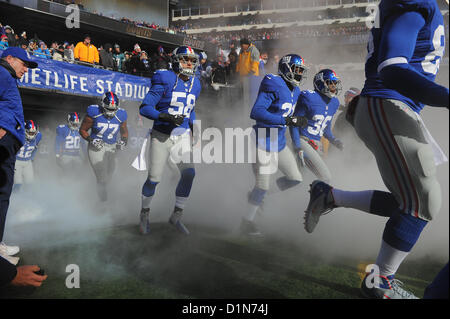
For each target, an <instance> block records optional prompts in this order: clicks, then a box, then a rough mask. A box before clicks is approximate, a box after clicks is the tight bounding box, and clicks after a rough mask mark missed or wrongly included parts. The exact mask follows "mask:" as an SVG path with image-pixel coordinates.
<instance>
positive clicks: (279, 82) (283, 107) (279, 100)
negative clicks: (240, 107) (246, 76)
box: [250, 74, 300, 152]
mask: <svg viewBox="0 0 450 319" xmlns="http://www.w3.org/2000/svg"><path fill="white" fill-rule="evenodd" d="M299 95H300V89H299V88H298V87H294V88H293V90H292V91H291V90H290V89H289V87H288V85H287V84H286V82H285V81H284V80H283V78H281V77H280V76H278V75H274V74H267V75H266V76H265V77H264V79H263V80H262V82H261V85H260V87H259V92H258V97H257V98H256V102H255V104H254V105H253V108H252V112H251V114H250V117H251V118H252V119H255V120H256V124H255V125H254V126H253V128H254V129H255V131H256V137H257V144H258V147H261V148H262V149H265V150H266V151H271V152H280V151H282V150H283V149H284V147H285V146H286V124H285V123H286V120H285V118H286V117H288V116H291V115H292V114H293V113H294V107H295V103H296V101H297V99H298V96H299ZM259 128H265V134H264V135H262V136H261V135H260V134H259V132H258V129H259ZM270 128H272V129H276V130H275V132H277V134H273V133H271V132H273V130H271V129H270Z"/></svg>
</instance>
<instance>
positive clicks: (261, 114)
mask: <svg viewBox="0 0 450 319" xmlns="http://www.w3.org/2000/svg"><path fill="white" fill-rule="evenodd" d="M275 100H276V95H275V93H273V92H264V91H260V92H259V94H258V97H257V99H256V102H255V104H254V105H253V108H252V111H251V113H250V118H251V119H253V120H256V121H260V122H263V123H265V124H269V125H285V124H286V121H285V119H284V117H283V116H281V115H277V114H273V113H270V112H269V111H268V109H269V107H270V106H271V105H272V103H273V101H275Z"/></svg>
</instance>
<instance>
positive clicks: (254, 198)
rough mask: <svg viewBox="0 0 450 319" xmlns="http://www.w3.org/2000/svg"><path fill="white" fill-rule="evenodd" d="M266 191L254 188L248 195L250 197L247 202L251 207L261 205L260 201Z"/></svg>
mask: <svg viewBox="0 0 450 319" xmlns="http://www.w3.org/2000/svg"><path fill="white" fill-rule="evenodd" d="M266 193H267V191H266V190H264V189H261V188H257V187H255V188H254V189H253V190H252V192H251V193H250V196H249V197H248V202H249V203H250V204H252V205H258V206H259V205H261V204H262V201H263V199H264V196H265V195H266Z"/></svg>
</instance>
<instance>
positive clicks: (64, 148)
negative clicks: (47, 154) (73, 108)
mask: <svg viewBox="0 0 450 319" xmlns="http://www.w3.org/2000/svg"><path fill="white" fill-rule="evenodd" d="M79 129H80V117H79V116H78V113H77V112H72V113H69V114H68V115H67V124H65V125H59V126H58V127H57V128H56V139H55V154H56V163H57V164H58V165H59V166H61V167H62V168H64V169H65V171H70V169H74V168H75V169H76V168H80V167H81V165H82V163H83V154H84V153H83V151H82V147H83V145H84V143H82V140H81V136H80V132H79ZM83 141H84V140H83ZM66 169H69V170H66Z"/></svg>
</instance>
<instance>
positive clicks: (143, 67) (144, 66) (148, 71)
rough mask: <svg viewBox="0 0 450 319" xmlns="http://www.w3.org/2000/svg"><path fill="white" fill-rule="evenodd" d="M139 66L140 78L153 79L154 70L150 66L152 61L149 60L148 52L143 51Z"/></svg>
mask: <svg viewBox="0 0 450 319" xmlns="http://www.w3.org/2000/svg"><path fill="white" fill-rule="evenodd" d="M139 59H140V61H139V64H138V66H137V71H138V74H139V75H140V76H145V77H151V75H152V68H151V64H150V60H149V59H148V55H147V52H145V51H142V52H141V55H140V56H139Z"/></svg>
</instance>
